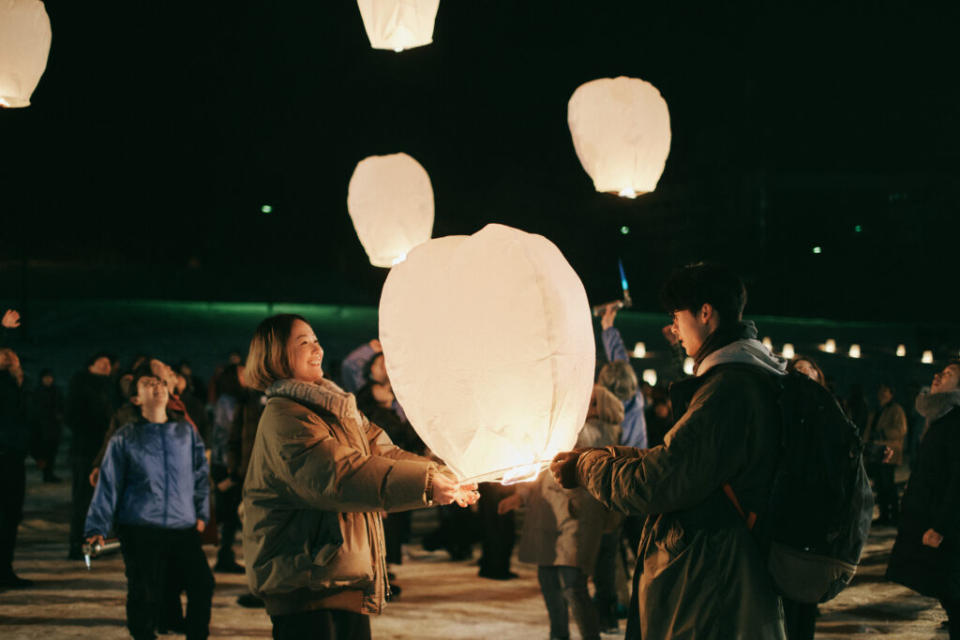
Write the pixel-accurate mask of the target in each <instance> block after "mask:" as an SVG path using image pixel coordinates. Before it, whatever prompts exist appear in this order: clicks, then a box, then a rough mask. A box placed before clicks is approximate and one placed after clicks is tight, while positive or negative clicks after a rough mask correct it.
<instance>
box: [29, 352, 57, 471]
mask: <svg viewBox="0 0 960 640" xmlns="http://www.w3.org/2000/svg"><path fill="white" fill-rule="evenodd" d="M28 406H29V416H30V424H31V427H32V429H33V442H34V447H33V449H34V457H35V458H36V459H37V464H38V465H39V466H40V467H41V468H42V469H43V481H44V482H60V478H58V477H57V476H56V475H55V474H54V467H55V465H56V463H57V451H58V450H59V449H60V436H61V435H62V432H63V410H64V399H63V392H62V391H60V387H58V386H57V385H56V384H55V383H54V377H53V371H51V370H50V369H44V370H43V371H41V372H40V386H39V387H37V388H36V389H34V391H33V393H32V394H30V401H29V402H28Z"/></svg>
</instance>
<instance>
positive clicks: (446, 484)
mask: <svg viewBox="0 0 960 640" xmlns="http://www.w3.org/2000/svg"><path fill="white" fill-rule="evenodd" d="M430 499H431V500H433V501H434V502H435V503H436V504H439V505H446V504H450V503H451V502H456V503H457V504H458V505H460V506H461V507H466V506H469V505H471V504H474V503H476V501H477V500H479V499H480V494H479V493H477V484H476V483H475V482H472V483H470V484H465V485H462V486H461V485H460V483H459V482H457V480H456V479H455V478H452V477H450V476H448V475H447V474H445V473H434V474H433V495H432V496H430Z"/></svg>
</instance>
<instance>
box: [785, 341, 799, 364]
mask: <svg viewBox="0 0 960 640" xmlns="http://www.w3.org/2000/svg"><path fill="white" fill-rule="evenodd" d="M782 355H783V357H784V358H786V359H787V360H793V358H794V357H795V356H796V355H797V352H796V351H795V350H794V348H793V345H792V344H790V343H789V342H787V343H786V344H784V345H783V352H782Z"/></svg>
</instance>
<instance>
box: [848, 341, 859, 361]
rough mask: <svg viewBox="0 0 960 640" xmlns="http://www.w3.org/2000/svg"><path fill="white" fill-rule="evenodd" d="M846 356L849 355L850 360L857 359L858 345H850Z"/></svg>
mask: <svg viewBox="0 0 960 640" xmlns="http://www.w3.org/2000/svg"><path fill="white" fill-rule="evenodd" d="M847 355H849V356H850V357H851V358H859V357H860V345H858V344H852V345H850V351H849V352H848V354H847Z"/></svg>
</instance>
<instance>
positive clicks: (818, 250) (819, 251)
mask: <svg viewBox="0 0 960 640" xmlns="http://www.w3.org/2000/svg"><path fill="white" fill-rule="evenodd" d="M813 252H814V253H823V249H821V248H820V247H814V248H813Z"/></svg>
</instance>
